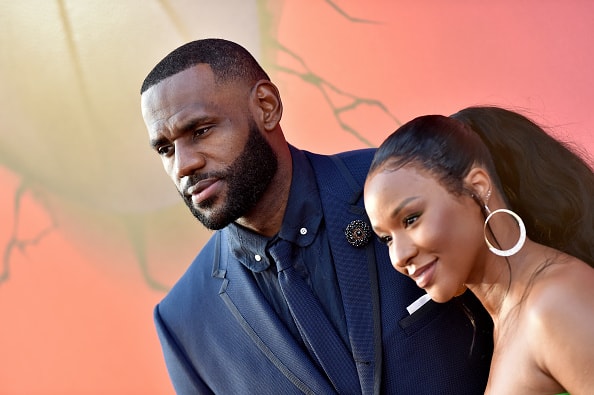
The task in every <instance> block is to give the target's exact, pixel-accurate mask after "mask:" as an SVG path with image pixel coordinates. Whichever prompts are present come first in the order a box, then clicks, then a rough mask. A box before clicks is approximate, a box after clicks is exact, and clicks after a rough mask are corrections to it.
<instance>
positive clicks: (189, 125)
mask: <svg viewBox="0 0 594 395" xmlns="http://www.w3.org/2000/svg"><path fill="white" fill-rule="evenodd" d="M209 122H213V119H212V117H210V116H200V117H196V118H190V119H188V120H186V121H183V122H181V123H180V124H179V125H176V129H177V130H178V131H180V132H181V133H185V132H188V131H193V130H194V129H196V128H197V127H198V126H200V125H203V124H205V123H209Z"/></svg>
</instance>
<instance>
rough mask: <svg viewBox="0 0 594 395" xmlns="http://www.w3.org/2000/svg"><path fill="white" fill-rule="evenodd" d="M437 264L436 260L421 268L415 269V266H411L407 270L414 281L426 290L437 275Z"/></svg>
mask: <svg viewBox="0 0 594 395" xmlns="http://www.w3.org/2000/svg"><path fill="white" fill-rule="evenodd" d="M436 262H437V261H436V260H435V261H433V262H431V263H429V264H426V265H424V266H421V267H419V268H415V267H414V266H412V267H411V266H409V267H408V268H407V270H408V275H409V276H410V277H411V278H412V279H413V280H415V282H416V283H417V286H418V287H419V288H425V287H426V286H427V285H429V284H430V283H431V280H432V279H433V275H434V273H435V264H436Z"/></svg>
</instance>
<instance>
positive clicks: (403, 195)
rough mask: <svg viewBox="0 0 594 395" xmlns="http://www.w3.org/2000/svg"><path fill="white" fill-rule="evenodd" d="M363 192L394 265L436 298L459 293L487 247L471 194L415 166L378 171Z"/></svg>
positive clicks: (376, 227)
mask: <svg viewBox="0 0 594 395" xmlns="http://www.w3.org/2000/svg"><path fill="white" fill-rule="evenodd" d="M364 193H365V194H364V198H365V208H366V210H367V214H368V215H369V219H370V220H371V225H372V227H373V230H374V232H375V233H376V234H377V235H378V237H379V238H380V239H381V240H382V241H384V242H385V243H386V245H387V246H388V248H389V253H390V260H391V262H392V266H394V268H395V269H396V270H398V271H399V272H401V273H402V274H404V275H407V276H409V277H411V278H412V279H413V280H414V281H415V282H416V283H417V285H418V286H419V287H420V288H423V289H425V290H426V291H427V293H429V295H430V296H431V298H432V299H433V300H435V301H436V302H446V301H448V300H450V299H452V298H453V297H454V296H456V295H458V294H459V293H460V292H461V290H463V287H464V286H463V284H465V283H466V282H467V280H468V279H469V277H470V276H471V275H472V271H473V269H474V266H475V262H477V260H478V258H479V255H480V254H484V252H485V250H486V248H485V242H484V240H483V221H482V217H481V214H480V209H479V207H478V205H477V204H476V203H475V202H474V201H473V200H472V198H471V197H470V196H467V195H461V196H456V195H453V194H451V193H449V192H448V191H447V190H446V189H445V188H444V187H443V186H442V185H441V184H440V183H439V182H438V181H437V179H436V178H434V177H433V176H432V175H430V173H427V172H423V171H419V170H417V169H416V168H415V167H412V166H405V167H402V168H400V169H397V170H389V171H387V170H384V169H382V168H380V169H378V170H376V171H374V172H373V173H372V174H371V176H370V177H369V178H368V179H367V181H366V183H365V192H364Z"/></svg>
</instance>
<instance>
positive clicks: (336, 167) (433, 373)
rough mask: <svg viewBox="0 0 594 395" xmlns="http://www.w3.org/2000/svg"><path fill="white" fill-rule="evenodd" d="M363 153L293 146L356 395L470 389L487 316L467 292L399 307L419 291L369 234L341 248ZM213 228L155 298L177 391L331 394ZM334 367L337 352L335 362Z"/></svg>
mask: <svg viewBox="0 0 594 395" xmlns="http://www.w3.org/2000/svg"><path fill="white" fill-rule="evenodd" d="M373 152H374V150H372V149H366V150H358V151H350V152H345V153H342V154H338V155H334V156H325V155H317V154H313V153H309V152H305V154H306V156H307V158H308V159H309V160H310V162H311V164H312V167H313V169H314V172H315V174H316V178H317V183H318V187H319V190H320V196H321V201H322V206H323V210H324V218H325V221H326V226H327V231H328V238H329V241H330V248H331V251H332V256H333V258H334V264H335V269H336V275H337V279H338V283H339V287H340V292H341V295H342V299H343V305H344V311H345V315H346V321H347V327H348V332H349V339H350V343H351V344H350V346H351V349H352V352H353V359H354V361H355V363H356V367H357V372H358V376H359V377H358V381H359V383H360V388H353V389H352V393H353V394H358V393H363V394H379V393H384V394H416V395H420V394H428V395H429V394H431V395H433V394H440V395H447V394H452V395H454V394H455V395H462V394H482V393H483V392H484V388H485V385H486V382H487V376H488V369H489V365H490V360H491V353H492V347H493V343H492V322H491V320H490V318H489V316H488V315H487V313H486V312H485V310H484V309H483V308H482V307H481V306H480V304H479V303H478V301H477V300H476V299H475V298H474V296H473V295H472V294H470V292H466V294H465V295H463V296H462V297H460V298H457V299H456V300H454V301H451V302H449V303H445V304H437V303H434V302H433V301H429V302H428V303H426V304H425V305H423V307H421V308H420V309H419V310H418V311H416V312H415V313H413V314H412V315H409V314H408V311H407V310H406V307H407V306H408V305H410V304H411V303H412V302H413V301H415V300H416V299H418V298H419V297H420V296H421V295H423V294H424V291H423V290H421V289H419V288H418V287H417V286H416V284H415V283H414V282H413V281H412V280H410V279H409V278H407V277H405V276H403V275H401V274H400V273H398V272H397V271H396V270H394V269H393V268H392V266H391V264H390V261H389V257H388V250H387V248H386V246H385V245H383V244H381V243H380V242H378V241H377V238H375V237H374V238H373V241H372V242H370V243H369V244H368V245H367V246H366V247H363V248H355V247H353V246H351V245H350V244H349V243H348V242H347V240H346V238H345V235H344V229H345V228H346V226H347V225H348V224H349V223H350V222H351V221H353V220H356V219H361V220H364V221H367V222H368V219H367V216H366V214H365V211H364V208H363V198H362V189H363V183H364V180H365V176H366V174H367V170H368V168H369V164H370V162H371V159H372V157H373ZM226 238H227V231H226V230H225V229H223V230H221V231H217V232H216V233H215V234H214V235H213V237H212V238H211V239H210V240H209V241H208V243H207V244H206V246H205V247H204V248H203V249H202V251H201V252H200V253H199V254H198V256H197V257H196V259H195V260H194V262H193V263H192V265H191V266H190V267H189V268H188V270H187V272H186V273H185V274H184V275H183V276H182V278H181V279H180V280H179V281H178V282H177V283H176V285H175V286H174V287H173V288H172V289H171V291H170V292H169V293H168V294H167V295H166V297H165V298H164V299H163V301H162V302H161V303H160V304H159V305H157V306H156V308H155V312H154V319H155V324H156V327H157V332H158V334H159V339H160V341H161V345H162V347H163V353H164V356H165V362H166V365H167V368H168V371H169V375H170V377H171V380H172V382H173V386H174V388H175V390H176V392H177V393H178V394H184V395H185V394H213V393H214V394H298V393H306V394H332V393H336V391H335V389H334V388H333V387H332V384H331V383H330V381H329V380H328V379H327V378H326V376H325V375H324V373H323V372H320V371H319V370H318V369H317V368H316V365H315V364H314V362H312V360H311V359H310V357H309V355H308V354H307V353H306V352H304V351H303V350H302V349H301V348H300V346H299V345H298V344H297V342H296V341H295V340H294V339H293V338H292V336H291V334H290V333H289V331H288V330H287V329H286V328H285V327H284V324H283V323H282V322H281V321H280V320H279V319H278V317H277V316H276V314H275V312H274V311H273V309H272V308H271V307H270V306H269V305H268V303H267V302H266V299H265V298H264V297H263V295H262V294H261V292H260V290H259V288H258V286H257V284H256V283H255V281H254V280H253V277H252V275H251V273H250V272H249V270H248V269H246V268H245V267H244V266H243V265H242V264H241V263H239V262H237V261H235V260H234V259H232V255H231V254H230V253H229V251H228V249H227V243H226ZM335 362H336V364H338V366H341V365H340V364H341V361H339V360H337V361H335Z"/></svg>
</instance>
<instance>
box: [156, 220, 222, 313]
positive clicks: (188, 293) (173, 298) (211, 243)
mask: <svg viewBox="0 0 594 395" xmlns="http://www.w3.org/2000/svg"><path fill="white" fill-rule="evenodd" d="M219 233H220V231H218V232H216V233H215V234H214V235H213V236H212V237H211V238H210V239H209V240H208V241H207V243H206V244H205V245H204V247H203V248H202V249H201V250H200V252H199V253H198V255H197V256H196V257H195V258H194V260H193V261H192V263H191V264H190V266H189V267H188V268H187V270H186V271H185V273H184V274H183V275H182V276H181V277H180V278H179V279H178V280H177V282H176V283H175V284H174V285H173V287H172V288H171V289H170V290H169V292H168V293H167V295H165V297H164V298H163V300H162V301H161V303H160V304H159V305H160V309H161V311H164V310H169V309H175V310H180V309H183V308H184V306H185V307H187V308H191V304H192V303H189V302H190V301H196V300H200V299H199V298H203V297H206V296H207V295H208V294H211V295H218V288H219V287H220V282H218V281H212V280H214V278H213V277H218V275H219V273H218V268H219V262H218V261H219V259H220V257H219V256H218V252H217V250H218V244H217V239H218V238H219V236H218V234H219ZM213 287H214V288H215V289H214V290H213V291H216V292H209V290H210V289H211V288H213ZM198 294H199V295H198ZM198 296H199V298H198Z"/></svg>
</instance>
